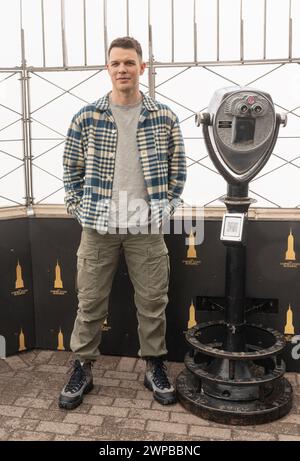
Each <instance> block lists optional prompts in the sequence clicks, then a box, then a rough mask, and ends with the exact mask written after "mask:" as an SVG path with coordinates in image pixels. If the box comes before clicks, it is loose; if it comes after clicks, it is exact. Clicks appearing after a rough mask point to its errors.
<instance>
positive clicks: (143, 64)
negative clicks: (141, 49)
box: [140, 62, 146, 75]
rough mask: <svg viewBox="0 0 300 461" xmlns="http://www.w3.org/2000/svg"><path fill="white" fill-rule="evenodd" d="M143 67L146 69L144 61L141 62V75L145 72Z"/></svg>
mask: <svg viewBox="0 0 300 461" xmlns="http://www.w3.org/2000/svg"><path fill="white" fill-rule="evenodd" d="M145 69H146V63H145V62H142V64H141V72H140V75H143V73H144V72H145Z"/></svg>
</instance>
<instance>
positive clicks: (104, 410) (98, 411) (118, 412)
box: [90, 405, 129, 417]
mask: <svg viewBox="0 0 300 461" xmlns="http://www.w3.org/2000/svg"><path fill="white" fill-rule="evenodd" d="M128 413H129V409H128V408H118V407H113V406H110V407H107V406H105V405H103V406H102V405H93V406H92V408H91V410H90V414H91V415H103V416H119V417H125V416H127V415H128Z"/></svg>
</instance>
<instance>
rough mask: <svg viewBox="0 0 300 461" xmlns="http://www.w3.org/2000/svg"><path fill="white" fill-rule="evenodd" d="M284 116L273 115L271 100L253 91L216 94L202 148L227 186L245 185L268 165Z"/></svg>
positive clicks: (199, 120)
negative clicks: (206, 150) (227, 183)
mask: <svg viewBox="0 0 300 461" xmlns="http://www.w3.org/2000/svg"><path fill="white" fill-rule="evenodd" d="M281 123H282V124H284V125H285V124H286V116H280V115H278V114H275V109H274V104H273V101H272V98H271V96H270V95H269V94H268V93H265V92H263V91H258V90H255V89H253V88H248V87H245V88H240V87H238V88H237V87H230V88H221V89H219V90H217V91H216V92H215V93H214V95H213V97H212V99H211V101H210V103H209V106H208V112H206V113H199V114H197V115H196V124H197V125H198V126H199V125H200V124H203V133H204V140H205V143H206V147H207V149H208V152H209V155H210V157H211V159H212V161H213V163H214V164H215V166H216V168H217V169H218V170H219V172H220V173H221V174H222V176H223V177H224V178H225V179H226V180H227V182H229V183H231V184H237V183H248V182H249V181H250V180H251V179H252V178H253V177H254V176H256V174H257V173H258V172H259V171H260V170H261V169H262V168H263V166H264V165H265V164H266V162H267V161H268V159H269V157H270V155H271V153H272V150H273V148H274V145H275V143H276V140H277V136H278V130H279V126H280V124H281Z"/></svg>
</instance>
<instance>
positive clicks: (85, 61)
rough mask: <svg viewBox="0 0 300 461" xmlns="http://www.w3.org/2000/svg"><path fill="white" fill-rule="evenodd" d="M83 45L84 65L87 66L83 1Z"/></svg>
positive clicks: (84, 4) (84, 1)
mask: <svg viewBox="0 0 300 461" xmlns="http://www.w3.org/2000/svg"><path fill="white" fill-rule="evenodd" d="M83 43H84V65H85V66H86V65H87V46H86V0H83Z"/></svg>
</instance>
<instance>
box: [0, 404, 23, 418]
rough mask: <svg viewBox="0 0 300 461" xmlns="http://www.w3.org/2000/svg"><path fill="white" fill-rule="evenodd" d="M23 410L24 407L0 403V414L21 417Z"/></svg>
mask: <svg viewBox="0 0 300 461" xmlns="http://www.w3.org/2000/svg"><path fill="white" fill-rule="evenodd" d="M25 410H26V408H21V407H14V406H12V405H0V415H2V416H17V417H18V418H21V417H22V416H23V414H24V413H25Z"/></svg>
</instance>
